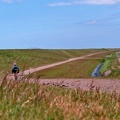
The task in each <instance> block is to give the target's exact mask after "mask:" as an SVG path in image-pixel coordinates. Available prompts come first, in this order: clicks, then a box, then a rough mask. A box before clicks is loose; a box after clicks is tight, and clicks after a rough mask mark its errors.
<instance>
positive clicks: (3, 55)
mask: <svg viewBox="0 0 120 120" xmlns="http://www.w3.org/2000/svg"><path fill="white" fill-rule="evenodd" d="M100 51H107V50H104V49H83V50H44V49H26V50H0V73H1V74H3V75H4V74H6V72H9V73H10V72H11V68H12V65H13V63H14V62H16V63H17V65H18V66H19V67H20V70H21V71H24V70H26V69H29V68H34V67H38V66H42V65H47V64H51V63H55V62H59V61H63V60H67V59H69V58H73V57H79V56H83V55H86V54H90V53H95V52H100Z"/></svg>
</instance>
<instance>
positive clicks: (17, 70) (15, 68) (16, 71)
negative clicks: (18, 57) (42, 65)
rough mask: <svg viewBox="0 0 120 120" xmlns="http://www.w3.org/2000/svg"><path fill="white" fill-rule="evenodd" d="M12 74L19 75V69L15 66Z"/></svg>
mask: <svg viewBox="0 0 120 120" xmlns="http://www.w3.org/2000/svg"><path fill="white" fill-rule="evenodd" d="M12 73H19V67H18V66H16V65H14V66H13V68H12Z"/></svg>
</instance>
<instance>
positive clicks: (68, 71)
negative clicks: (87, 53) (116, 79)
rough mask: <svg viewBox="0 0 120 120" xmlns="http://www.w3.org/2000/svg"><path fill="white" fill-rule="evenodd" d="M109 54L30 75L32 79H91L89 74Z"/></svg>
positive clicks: (98, 55)
mask: <svg viewBox="0 0 120 120" xmlns="http://www.w3.org/2000/svg"><path fill="white" fill-rule="evenodd" d="M109 53H110V52H105V53H102V54H97V55H93V56H91V57H87V58H85V59H82V60H76V61H73V62H69V63H65V64H63V65H59V66H56V67H53V68H49V69H46V70H42V71H38V72H36V73H33V74H31V75H30V76H29V77H33V78H91V73H92V72H93V70H94V69H95V68H96V66H97V65H98V64H100V63H101V62H103V60H104V58H105V57H106V55H108V54H109Z"/></svg>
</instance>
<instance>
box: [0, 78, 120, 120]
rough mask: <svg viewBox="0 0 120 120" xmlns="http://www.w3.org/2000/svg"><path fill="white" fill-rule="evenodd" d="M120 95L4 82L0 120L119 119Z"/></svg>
mask: <svg viewBox="0 0 120 120" xmlns="http://www.w3.org/2000/svg"><path fill="white" fill-rule="evenodd" d="M119 115H120V96H119V95H117V94H116V93H112V94H107V93H101V92H100V91H99V89H98V90H96V91H92V90H90V91H82V90H77V89H66V88H60V87H47V86H41V85H38V84H37V81H36V83H34V84H30V83H28V81H26V80H24V79H23V80H22V81H13V80H9V81H8V80H6V79H4V80H3V81H2V82H1V86H0V119H1V120H16V119H17V120H19V119H20V120H38V119H40V120H119V119H120V117H119Z"/></svg>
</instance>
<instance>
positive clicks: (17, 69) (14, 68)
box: [12, 63, 19, 80]
mask: <svg viewBox="0 0 120 120" xmlns="http://www.w3.org/2000/svg"><path fill="white" fill-rule="evenodd" d="M18 73H19V67H18V66H17V65H16V63H14V65H13V68H12V74H14V76H15V80H16V79H17V76H18Z"/></svg>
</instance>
